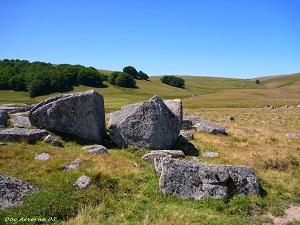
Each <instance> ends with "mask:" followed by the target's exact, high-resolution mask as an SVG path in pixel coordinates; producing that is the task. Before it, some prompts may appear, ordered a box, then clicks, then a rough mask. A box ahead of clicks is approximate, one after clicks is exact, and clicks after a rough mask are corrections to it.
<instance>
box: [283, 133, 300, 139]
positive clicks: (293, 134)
mask: <svg viewBox="0 0 300 225" xmlns="http://www.w3.org/2000/svg"><path fill="white" fill-rule="evenodd" d="M285 136H286V137H290V138H299V137H300V136H299V135H298V134H296V133H287V134H286V135H285Z"/></svg>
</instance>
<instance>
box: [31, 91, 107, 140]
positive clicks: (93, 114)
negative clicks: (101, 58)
mask: <svg viewBox="0 0 300 225" xmlns="http://www.w3.org/2000/svg"><path fill="white" fill-rule="evenodd" d="M29 120H30V122H31V124H32V125H34V126H37V127H41V128H45V129H49V130H52V131H56V132H62V133H67V134H72V135H75V136H78V137H80V138H82V139H86V140H94V141H97V142H102V140H103V137H104V135H105V111H104V101H103V96H102V95H101V94H99V93H97V92H95V91H94V90H90V91H86V92H78V93H72V94H61V95H57V96H55V97H51V98H48V99H46V100H44V101H42V102H40V103H39V104H37V105H35V106H34V107H33V108H32V109H31V110H30V112H29Z"/></svg>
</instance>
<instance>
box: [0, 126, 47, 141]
mask: <svg viewBox="0 0 300 225" xmlns="http://www.w3.org/2000/svg"><path fill="white" fill-rule="evenodd" d="M46 135H48V132H47V131H46V130H40V129H28V128H9V129H3V130H0V140H3V141H17V142H20V141H26V142H28V143H34V142H36V141H38V140H40V139H41V138H42V137H43V136H46Z"/></svg>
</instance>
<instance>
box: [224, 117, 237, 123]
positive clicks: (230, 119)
mask: <svg viewBox="0 0 300 225" xmlns="http://www.w3.org/2000/svg"><path fill="white" fill-rule="evenodd" d="M221 121H229V122H232V121H235V119H234V117H233V116H229V117H225V118H222V119H221Z"/></svg>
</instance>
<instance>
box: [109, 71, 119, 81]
mask: <svg viewBox="0 0 300 225" xmlns="http://www.w3.org/2000/svg"><path fill="white" fill-rule="evenodd" d="M119 73H121V72H117V71H115V72H112V73H111V74H110V75H109V77H108V82H109V83H110V84H116V79H117V77H118V75H119Z"/></svg>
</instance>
